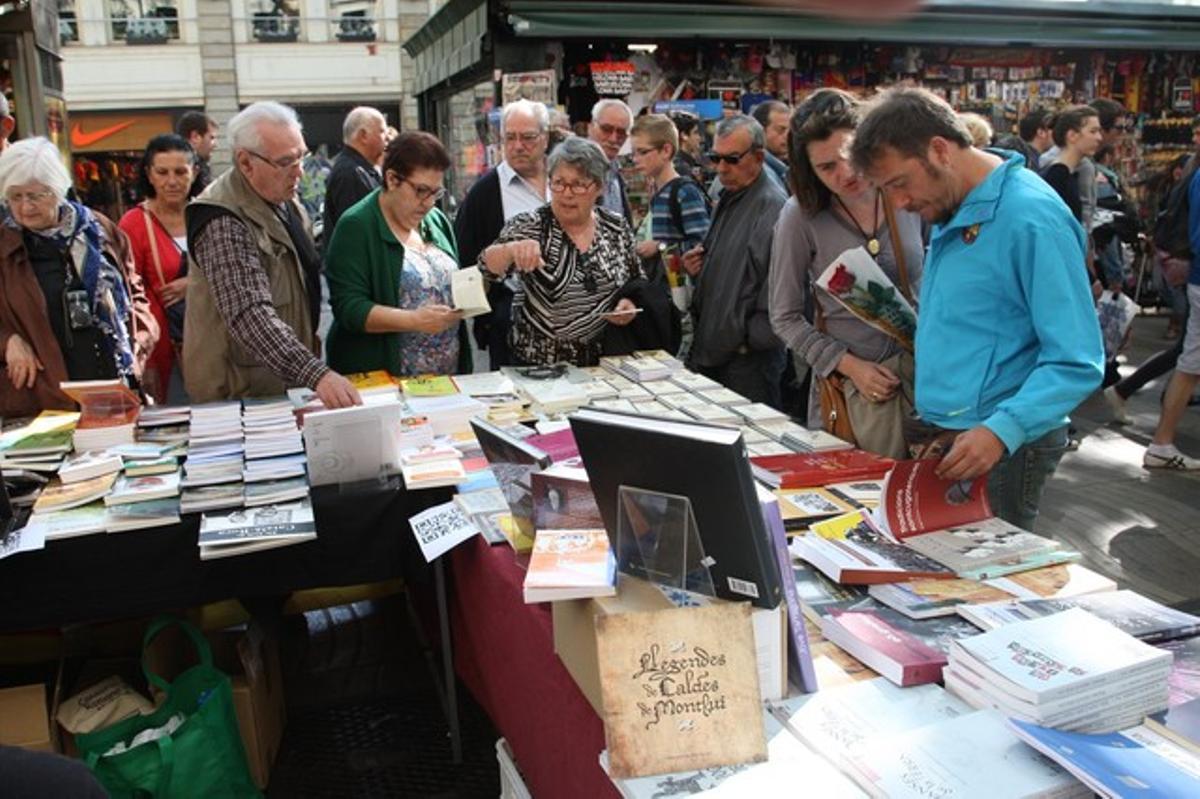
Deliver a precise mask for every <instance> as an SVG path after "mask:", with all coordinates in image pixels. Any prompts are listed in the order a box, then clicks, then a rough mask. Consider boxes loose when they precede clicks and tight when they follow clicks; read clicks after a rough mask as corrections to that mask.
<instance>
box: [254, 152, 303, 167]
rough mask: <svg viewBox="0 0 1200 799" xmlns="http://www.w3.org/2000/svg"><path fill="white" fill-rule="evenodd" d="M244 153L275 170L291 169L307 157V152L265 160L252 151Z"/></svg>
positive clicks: (262, 156)
mask: <svg viewBox="0 0 1200 799" xmlns="http://www.w3.org/2000/svg"><path fill="white" fill-rule="evenodd" d="M246 152H248V153H250V155H252V156H254V157H255V158H257V159H258V160H259V161H262V162H263V163H265V164H270V165H271V166H273V167H275V168H276V169H284V170H287V169H291V168H293V167H295V166H297V165H298V164H299V163H300V162H301V161H303V160H304V159H305V158H307V157H308V151H307V150H305V151H304V152H302V153H300V155H289V156H287V157H286V158H276V159H274V160H272V159H270V158H267V157H266V156H265V155H263V154H262V153H256V152H255V151H254V150H247V151H246Z"/></svg>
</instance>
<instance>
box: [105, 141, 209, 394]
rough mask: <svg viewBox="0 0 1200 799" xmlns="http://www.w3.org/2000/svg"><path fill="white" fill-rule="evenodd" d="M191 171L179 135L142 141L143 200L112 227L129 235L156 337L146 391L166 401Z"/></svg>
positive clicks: (183, 281) (179, 328)
mask: <svg viewBox="0 0 1200 799" xmlns="http://www.w3.org/2000/svg"><path fill="white" fill-rule="evenodd" d="M195 176H196V153H195V151H194V150H193V149H192V145H190V144H188V143H187V140H186V139H184V138H183V137H182V136H176V135H175V134H174V133H164V134H162V135H161V136H155V137H154V138H153V139H151V140H150V142H149V144H147V145H146V152H145V153H144V154H143V155H142V163H141V164H140V165H139V167H138V190H139V191H140V192H141V194H142V196H143V197H145V199H144V200H143V201H142V202H141V203H140V204H139V205H138V206H137V207H136V208H131V209H129V210H128V211H127V212H126V213H125V215H124V216H123V217H121V221H120V222H119V223H118V227H120V228H121V230H122V231H123V232H124V233H125V235H126V236H128V237H129V245H130V250H131V251H132V253H133V262H134V264H135V265H136V266H137V270H138V274H139V275H141V277H142V283H143V284H144V285H145V286H146V294H147V297H148V298H149V300H150V309H151V310H152V311H153V312H154V318H155V319H156V320H158V329H159V331H160V334H161V335H160V336H159V338H158V344H157V345H155V347H154V352H152V353H151V354H150V361H149V362H148V363H147V364H146V377H147V378H148V379H147V380H146V381H144V382H145V384H146V389H147V392H148V393H150V394H151V395H153V397H154V399H155V401H156V402H159V403H165V402H166V401H167V389H168V387H169V385H170V382H171V371H172V370H173V369H174V368H175V364H176V362H177V361H178V360H180V359H178V358H177V357H176V356H177V352H176V348H177V347H181V346H182V343H183V317H184V299H185V298H186V297H187V283H188V279H187V226H186V225H185V223H184V219H183V211H184V208H185V207H186V206H187V202H188V193H189V192H190V191H191V186H192V181H193V179H194V178H195Z"/></svg>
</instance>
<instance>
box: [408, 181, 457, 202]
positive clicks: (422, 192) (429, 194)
mask: <svg viewBox="0 0 1200 799" xmlns="http://www.w3.org/2000/svg"><path fill="white" fill-rule="evenodd" d="M400 182H401V183H407V184H408V185H410V186H412V190H413V194H415V195H417V199H418V200H420V201H421V202H428V201H429V200H433V201H434V202H437V201H438V200H440V199H442V198H443V197H445V196H446V188H445V187H444V186H438V187H436V188H435V187H433V186H422V185H421V184H420V183H413V182H412V181H411V180H409V179H408V178H400Z"/></svg>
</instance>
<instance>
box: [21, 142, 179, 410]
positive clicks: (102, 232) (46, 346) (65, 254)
mask: <svg viewBox="0 0 1200 799" xmlns="http://www.w3.org/2000/svg"><path fill="white" fill-rule="evenodd" d="M70 188H71V178H70V176H69V175H68V174H67V169H66V167H65V166H63V162H62V156H61V155H60V153H59V151H58V148H57V147H55V146H54V145H53V144H51V143H50V142H49V141H47V140H46V139H44V138H36V139H25V140H23V141H19V142H17V143H16V144H12V145H9V147H8V148H7V149H5V151H4V154H3V155H0V196H2V197H3V210H2V211H0V359H2V360H3V362H4V374H3V375H0V416H23V415H31V414H35V413H38V412H39V411H42V410H45V409H47V408H74V407H75V404H74V402H73V401H72V400H71V399H70V398H69V397H68V396H67V395H66V394H64V393H63V392H62V391H61V389H60V388H59V384H60V383H61V382H62V381H64V380H112V379H119V380H123V381H125V382H126V383H127V384H129V385H130V386H136V385H137V383H138V381H139V380H140V378H141V376H142V372H143V369H144V368H145V364H146V359H147V357H148V356H149V354H150V351H151V350H152V349H153V348H154V344H155V342H156V341H157V339H158V324H157V323H156V322H155V321H154V316H153V314H151V313H150V306H149V303H148V302H147V301H146V297H145V294H144V293H143V292H142V285H141V281H140V280H139V279H138V277H137V273H136V271H135V270H134V267H133V260H132V258H130V255H129V240H128V239H127V238H126V237H125V234H124V233H122V232H121V231H120V230H119V229H118V228H117V226H116V225H114V224H113V223H112V222H111V221H109V220H108V219H107V218H105V217H104V216H102V215H101V214H98V213H95V212H94V211H92V210H90V209H89V208H86V207H85V206H83V205H80V204H79V203H76V202H73V201H71V200H68V199H67V190H68V189H70Z"/></svg>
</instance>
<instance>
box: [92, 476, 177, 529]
mask: <svg viewBox="0 0 1200 799" xmlns="http://www.w3.org/2000/svg"><path fill="white" fill-rule="evenodd" d="M176 480H178V475H176ZM176 493H178V489H176ZM178 523H179V499H178V497H177V496H168V497H164V498H162V499H150V500H143V501H140V502H128V503H124V504H119V505H109V506H107V507H106V508H105V511H104V529H105V531H106V532H109V533H124V532H129V531H131V530H144V529H146V528H148V527H164V526H166V525H168V524H178Z"/></svg>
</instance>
